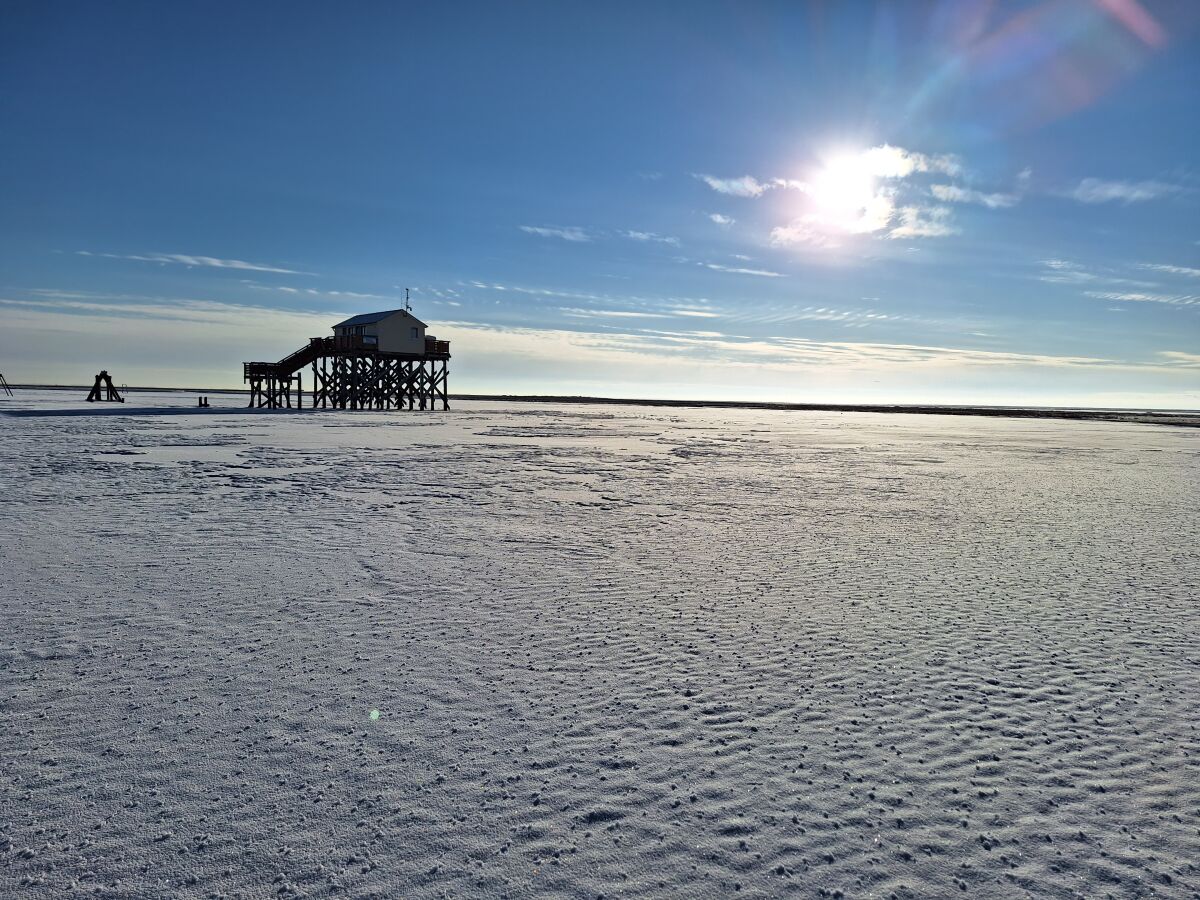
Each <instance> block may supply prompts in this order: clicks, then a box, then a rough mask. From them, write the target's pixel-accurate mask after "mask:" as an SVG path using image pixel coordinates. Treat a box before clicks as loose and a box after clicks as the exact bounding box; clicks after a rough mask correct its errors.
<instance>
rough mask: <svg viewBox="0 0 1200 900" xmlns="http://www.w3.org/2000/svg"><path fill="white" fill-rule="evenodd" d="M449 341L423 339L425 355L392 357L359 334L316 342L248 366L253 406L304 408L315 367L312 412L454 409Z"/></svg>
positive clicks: (245, 377) (245, 372) (245, 371)
mask: <svg viewBox="0 0 1200 900" xmlns="http://www.w3.org/2000/svg"><path fill="white" fill-rule="evenodd" d="M449 360H450V342H449V341H439V340H436V339H435V338H426V339H425V352H424V353H388V352H385V351H382V350H380V349H379V348H378V347H377V346H375V345H374V344H373V343H371V342H370V341H369V340H368V339H364V337H363V336H361V335H353V336H345V337H319V338H312V339H311V340H310V341H309V342H308V344H307V345H306V346H304V347H301V348H300V349H299V350H297V351H296V352H295V353H291V354H289V355H288V356H285V357H284V358H283V359H281V360H279V361H278V362H248V363H243V366H242V380H243V382H244V383H246V384H249V385H250V403H249V406H251V407H260V408H267V409H281V408H289V409H290V408H291V407H292V399H293V397H294V398H295V401H296V403H295V406H296V408H301V407H303V405H304V385H303V379H302V375H301V373H302V371H303V370H304V368H306V367H311V368H312V403H311V405H312V408H313V409H436V408H437V404H438V403H441V405H442V409H449V408H450V401H449V393H448V380H449Z"/></svg>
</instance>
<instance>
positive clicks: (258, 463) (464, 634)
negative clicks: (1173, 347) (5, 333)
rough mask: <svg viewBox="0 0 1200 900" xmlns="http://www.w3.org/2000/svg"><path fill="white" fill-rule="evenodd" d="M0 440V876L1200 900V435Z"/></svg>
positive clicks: (592, 433) (385, 428)
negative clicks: (1178, 899) (1199, 539)
mask: <svg viewBox="0 0 1200 900" xmlns="http://www.w3.org/2000/svg"><path fill="white" fill-rule="evenodd" d="M212 402H213V404H214V409H213V410H212V411H211V412H212V414H209V415H199V414H190V413H189V414H187V415H184V414H175V415H172V414H142V413H139V414H130V412H131V411H132V408H133V407H135V406H143V405H166V406H169V405H175V406H179V407H181V409H182V408H184V407H189V406H192V405H194V404H195V397H194V396H193V395H190V394H164V395H158V396H153V397H150V398H147V397H146V395H133V396H132V397H131V398H130V400H129V402H128V403H127V404H126V406H128V407H130V410H126V411H117V410H116V409H115V408H113V407H108V408H107V409H105V410H104V412H105V414H104V415H92V414H88V413H89V412H90V411H91V410H90V408H89V407H88V405H87V404H85V403H83V402H82V395H80V396H75V395H69V394H63V393H60V392H33V393H31V392H21V393H19V394H18V396H17V397H16V398H15V399H13V400H10V401H7V402H5V403H3V404H0V413H3V412H6V411H9V410H21V409H24V410H32V411H36V410H45V411H54V410H58V411H67V410H79V411H80V413H81V414H80V415H55V416H37V415H35V416H22V417H14V416H5V415H0V438H2V440H0V559H2V562H3V566H2V569H0V623H2V625H0V697H2V698H3V703H2V704H0V759H2V760H3V778H2V782H0V783H2V789H0V859H2V861H3V865H2V866H0V895H4V896H47V897H49V896H55V897H57V896H75V895H93V894H98V895H100V896H111V897H163V896H173V897H193V896H194V897H208V896H243V897H260V896H269V895H303V896H332V895H338V894H346V895H350V896H360V897H367V896H378V897H395V896H408V897H442V896H455V897H504V896H510V897H523V896H531V895H545V896H570V897H581V898H582V897H599V896H604V897H652V896H653V897H667V896H672V897H674V896H707V897H719V896H721V897H723V896H741V897H773V896H791V895H795V896H801V897H816V896H826V897H829V896H834V897H836V896H844V897H891V896H897V897H948V896H964V897H1025V896H1028V897H1039V898H1041V897H1063V898H1067V897H1106V896H1112V897H1148V896H1161V897H1192V896H1195V895H1196V894H1197V892H1200V863H1198V860H1200V731H1198V728H1200V643H1198V641H1197V635H1198V634H1200V606H1198V601H1197V594H1198V593H1200V591H1198V588H1200V550H1198V545H1197V536H1198V535H1200V507H1198V505H1197V503H1196V498H1197V497H1200V465H1198V463H1200V432H1197V431H1196V430H1195V429H1181V428H1169V427H1161V426H1150V425H1136V424H1111V423H1094V422H1074V421H1061V422H1060V421H1036V420H1019V419H1001V418H990V419H977V418H962V417H943V416H899V415H895V416H893V415H872V414H853V413H845V414H838V413H816V412H794V413H793V412H777V411H764V410H727V409H721V410H713V409H707V410H692V409H655V408H629V407H619V406H594V407H580V406H575V407H571V406H566V405H562V406H545V407H538V406H530V405H504V404H497V403H485V402H464V403H460V404H457V408H456V409H454V410H452V411H450V412H433V413H419V412H415V413H408V412H405V413H397V412H389V413H382V412H380V413H372V412H318V413H313V412H310V411H304V412H302V413H290V412H280V413H269V412H243V411H238V410H235V409H228V410H225V409H222V408H221V407H222V406H228V407H234V406H237V405H238V404H240V403H241V402H243V400H242V399H240V398H238V397H236V396H218V395H214V396H213V398H212Z"/></svg>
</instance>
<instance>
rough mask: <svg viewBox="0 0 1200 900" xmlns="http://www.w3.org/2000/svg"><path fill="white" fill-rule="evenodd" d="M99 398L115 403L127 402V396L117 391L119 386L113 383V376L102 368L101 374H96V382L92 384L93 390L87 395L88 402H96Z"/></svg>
mask: <svg viewBox="0 0 1200 900" xmlns="http://www.w3.org/2000/svg"><path fill="white" fill-rule="evenodd" d="M97 400H102V401H109V400H111V401H113V402H115V403H124V402H125V398H124V397H122V396H121V395H120V394H118V393H117V387H116V385H114V384H113V380H112V376H111V375H109V374H108V371H107V370H105V369H101V370H100V374H99V375H97V376H96V383H95V384H93V385H92V392H91V393H90V394H88V395H87V402H88V403H95V402H96V401H97Z"/></svg>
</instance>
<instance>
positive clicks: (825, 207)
mask: <svg viewBox="0 0 1200 900" xmlns="http://www.w3.org/2000/svg"><path fill="white" fill-rule="evenodd" d="M810 196H811V197H812V199H813V202H814V203H815V204H816V205H817V206H818V207H819V208H820V209H821V211H822V212H824V213H826V214H827V215H829V216H831V217H835V218H837V219H839V220H853V219H855V218H857V217H858V216H860V215H861V214H862V211H863V210H864V209H866V208H867V207H868V206H869V205H870V203H871V199H872V198H873V197H874V196H875V176H874V175H873V174H872V172H871V169H870V168H869V166H868V165H867V161H866V160H865V159H864V158H863V155H862V154H853V155H851V154H846V155H843V156H838V157H835V158H833V159H831V160H830V161H829V162H827V163H826V164H825V167H824V168H823V169H821V170H820V171H819V172H817V174H816V176H815V177H814V178H813V180H812V187H811V191H810Z"/></svg>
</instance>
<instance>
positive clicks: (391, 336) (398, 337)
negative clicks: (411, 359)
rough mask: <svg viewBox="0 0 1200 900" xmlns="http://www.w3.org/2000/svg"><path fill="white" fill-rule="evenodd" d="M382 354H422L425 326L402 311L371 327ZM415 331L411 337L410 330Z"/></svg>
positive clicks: (423, 350)
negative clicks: (377, 339)
mask: <svg viewBox="0 0 1200 900" xmlns="http://www.w3.org/2000/svg"><path fill="white" fill-rule="evenodd" d="M373 327H374V328H375V329H376V331H375V334H377V335H378V336H379V349H380V350H382V351H383V352H384V353H424V352H425V326H424V325H422V324H421V323H420V321H419V320H417V319H414V318H413V317H412V316H410V315H409V314H408V313H406V312H404V311H403V310H402V311H400V312H398V313H396V315H394V316H389V317H388V318H386V319H384V320H383V321H382V322H376V323H375V325H374V326H373ZM414 328H415V329H417V332H416V337H413V332H412V329H414Z"/></svg>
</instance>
